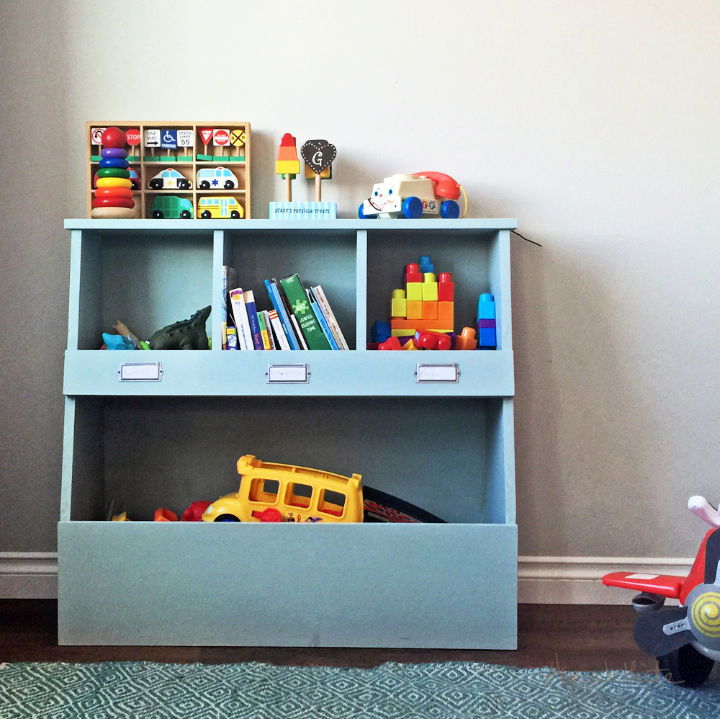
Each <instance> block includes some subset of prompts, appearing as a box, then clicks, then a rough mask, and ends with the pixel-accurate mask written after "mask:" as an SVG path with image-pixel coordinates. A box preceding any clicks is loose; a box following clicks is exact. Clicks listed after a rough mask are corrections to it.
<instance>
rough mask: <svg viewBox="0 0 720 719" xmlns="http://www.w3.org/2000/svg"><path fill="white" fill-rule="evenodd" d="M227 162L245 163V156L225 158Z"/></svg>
mask: <svg viewBox="0 0 720 719" xmlns="http://www.w3.org/2000/svg"><path fill="white" fill-rule="evenodd" d="M225 159H226V160H227V161H228V162H245V155H233V156H232V157H226V158H225Z"/></svg>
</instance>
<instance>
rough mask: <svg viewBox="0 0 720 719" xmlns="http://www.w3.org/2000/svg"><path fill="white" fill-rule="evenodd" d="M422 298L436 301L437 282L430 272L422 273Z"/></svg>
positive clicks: (426, 300)
mask: <svg viewBox="0 0 720 719" xmlns="http://www.w3.org/2000/svg"><path fill="white" fill-rule="evenodd" d="M422 298H423V300H424V301H425V302H437V299H438V283H437V280H436V279H435V275H434V274H433V273H432V272H426V273H425V274H424V275H423V283H422Z"/></svg>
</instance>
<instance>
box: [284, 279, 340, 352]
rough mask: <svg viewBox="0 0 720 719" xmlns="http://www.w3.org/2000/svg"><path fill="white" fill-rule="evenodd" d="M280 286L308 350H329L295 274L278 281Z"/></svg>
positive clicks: (325, 338)
mask: <svg viewBox="0 0 720 719" xmlns="http://www.w3.org/2000/svg"><path fill="white" fill-rule="evenodd" d="M280 286H281V287H282V289H283V292H284V293H285V297H287V301H288V304H289V305H290V310H291V311H292V313H293V314H294V315H295V318H296V319H297V321H298V324H299V325H300V330H301V332H302V333H303V336H304V337H305V342H306V343H307V346H308V349H311V350H329V349H331V347H330V343H329V342H328V341H327V337H325V333H324V332H323V331H322V327H320V324H319V323H318V321H317V319H316V317H315V313H314V312H313V311H312V307H311V306H310V300H308V296H307V294H306V293H305V288H304V287H303V286H302V282H300V277H299V276H298V275H297V274H295V275H290V277H286V278H285V279H282V280H280Z"/></svg>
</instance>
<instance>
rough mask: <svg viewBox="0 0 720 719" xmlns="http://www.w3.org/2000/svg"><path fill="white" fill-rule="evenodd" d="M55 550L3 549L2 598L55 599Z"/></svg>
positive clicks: (0, 567)
mask: <svg viewBox="0 0 720 719" xmlns="http://www.w3.org/2000/svg"><path fill="white" fill-rule="evenodd" d="M56 597H57V554H56V553H55V552H0V599H55V598H56Z"/></svg>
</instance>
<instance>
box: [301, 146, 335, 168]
mask: <svg viewBox="0 0 720 719" xmlns="http://www.w3.org/2000/svg"><path fill="white" fill-rule="evenodd" d="M336 153H337V150H336V149H335V145H331V144H330V143H329V142H328V141H327V140H308V141H307V142H306V143H305V144H304V145H303V146H302V147H301V148H300V154H301V155H302V158H303V160H305V162H306V164H307V165H308V166H309V167H310V169H311V170H312V171H313V172H314V173H315V174H316V175H319V174H320V173H321V172H322V171H323V170H324V169H325V168H326V167H329V166H330V165H331V163H332V161H333V160H334V159H335V155H336Z"/></svg>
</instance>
